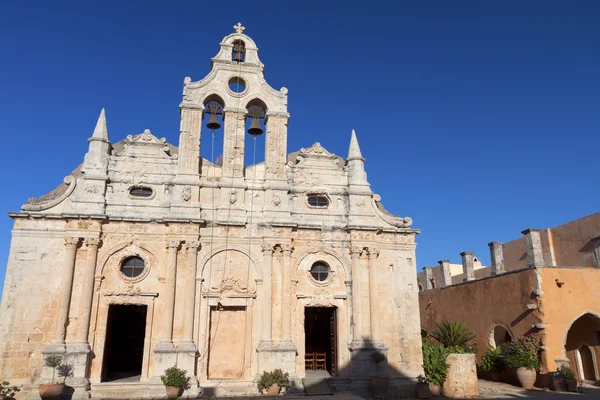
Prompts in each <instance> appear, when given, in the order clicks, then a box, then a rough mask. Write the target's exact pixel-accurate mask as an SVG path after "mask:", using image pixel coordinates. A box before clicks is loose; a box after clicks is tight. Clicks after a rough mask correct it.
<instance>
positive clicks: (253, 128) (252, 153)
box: [244, 99, 267, 177]
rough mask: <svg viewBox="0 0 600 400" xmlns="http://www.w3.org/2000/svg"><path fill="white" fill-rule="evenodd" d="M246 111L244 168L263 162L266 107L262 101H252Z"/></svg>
mask: <svg viewBox="0 0 600 400" xmlns="http://www.w3.org/2000/svg"><path fill="white" fill-rule="evenodd" d="M246 111H247V114H246V135H247V136H246V151H245V153H244V166H245V167H248V166H251V165H256V164H258V163H262V162H264V161H265V138H266V133H267V106H266V104H265V103H264V102H263V101H262V100H260V99H253V100H251V101H249V102H248V104H247V105H246ZM250 177H252V176H250Z"/></svg>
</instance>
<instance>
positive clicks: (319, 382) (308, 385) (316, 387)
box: [302, 377, 333, 396]
mask: <svg viewBox="0 0 600 400" xmlns="http://www.w3.org/2000/svg"><path fill="white" fill-rule="evenodd" d="M302 385H303V386H304V393H305V394H306V395H307V396H322V395H328V394H333V392H332V391H331V387H330V386H329V383H328V382H327V378H325V377H314V378H302Z"/></svg>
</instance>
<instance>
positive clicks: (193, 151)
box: [177, 104, 204, 175]
mask: <svg viewBox="0 0 600 400" xmlns="http://www.w3.org/2000/svg"><path fill="white" fill-rule="evenodd" d="M180 109H181V111H180V113H181V123H180V128H179V129H180V134H179V162H178V171H177V174H178V175H198V174H199V173H200V140H201V131H202V113H203V110H204V107H203V106H202V105H200V104H198V105H194V104H186V105H181V106H180Z"/></svg>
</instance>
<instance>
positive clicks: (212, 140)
mask: <svg viewBox="0 0 600 400" xmlns="http://www.w3.org/2000/svg"><path fill="white" fill-rule="evenodd" d="M224 107H225V102H224V101H223V99H221V97H219V96H218V95H216V94H213V95H210V96H208V97H207V98H206V99H205V100H204V115H203V121H202V123H203V125H204V126H203V127H202V132H203V134H202V141H201V143H202V146H201V148H200V156H201V157H202V158H204V159H206V160H208V161H209V162H210V163H212V164H216V165H222V160H223V134H224V132H225V129H224V125H225V122H224V118H223V117H224V114H223V108H224Z"/></svg>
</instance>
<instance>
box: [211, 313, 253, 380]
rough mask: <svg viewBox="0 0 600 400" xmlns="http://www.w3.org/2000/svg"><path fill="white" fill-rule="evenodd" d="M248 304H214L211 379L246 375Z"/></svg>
mask: <svg viewBox="0 0 600 400" xmlns="http://www.w3.org/2000/svg"><path fill="white" fill-rule="evenodd" d="M245 330H246V307H211V309H210V338H209V351H208V379H240V378H242V376H243V374H244V350H245V349H244V347H245V342H246V332H245Z"/></svg>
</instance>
